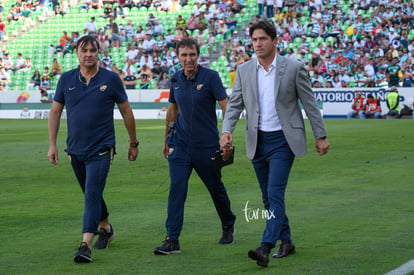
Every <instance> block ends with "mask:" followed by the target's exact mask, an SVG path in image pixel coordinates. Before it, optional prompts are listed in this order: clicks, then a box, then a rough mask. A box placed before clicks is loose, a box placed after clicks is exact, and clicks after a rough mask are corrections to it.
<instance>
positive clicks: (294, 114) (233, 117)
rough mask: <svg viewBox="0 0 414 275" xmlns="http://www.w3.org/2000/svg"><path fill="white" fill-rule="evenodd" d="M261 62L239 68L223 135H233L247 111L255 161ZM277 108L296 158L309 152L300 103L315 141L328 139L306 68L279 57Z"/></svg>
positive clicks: (248, 147)
mask: <svg viewBox="0 0 414 275" xmlns="http://www.w3.org/2000/svg"><path fill="white" fill-rule="evenodd" d="M257 87H258V86H257V60H256V59H252V60H250V61H248V62H246V63H243V64H242V65H240V66H238V67H237V72H236V79H235V81H234V86H233V91H232V94H231V95H230V99H229V102H228V104H227V108H226V114H225V117H224V121H223V128H222V132H226V131H227V132H231V133H232V132H233V130H234V127H235V126H236V122H237V121H238V119H239V118H240V114H241V112H242V111H243V110H244V109H246V152H247V157H248V158H249V159H253V158H254V155H255V153H256V146H257V131H258V125H259V102H258V88H257ZM274 93H275V99H276V100H275V106H276V111H277V114H278V116H279V120H280V123H281V126H282V130H283V133H284V135H285V137H286V140H287V142H288V144H289V146H290V148H291V150H292V151H293V153H294V154H295V155H296V156H303V155H304V154H306V152H307V146H306V133H305V124H304V121H303V117H302V112H301V110H300V106H299V102H298V100H300V101H301V102H302V105H303V107H304V109H305V112H306V115H307V116H308V118H309V120H310V123H311V126H312V130H313V134H314V137H315V138H320V137H323V136H326V131H325V126H324V123H323V120H322V117H321V113H320V110H319V108H318V106H317V104H316V100H315V98H314V95H313V91H312V88H311V83H310V79H309V76H308V74H307V71H306V69H305V67H304V65H303V64H302V63H301V62H299V61H295V60H292V59H289V58H286V57H283V56H280V55H277V58H276V77H275V87H274Z"/></svg>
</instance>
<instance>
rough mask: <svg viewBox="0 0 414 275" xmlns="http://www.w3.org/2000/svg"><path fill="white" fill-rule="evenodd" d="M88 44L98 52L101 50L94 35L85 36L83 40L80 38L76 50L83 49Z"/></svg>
mask: <svg viewBox="0 0 414 275" xmlns="http://www.w3.org/2000/svg"><path fill="white" fill-rule="evenodd" d="M88 44H91V45H92V46H94V47H95V48H97V49H98V51H99V49H100V48H99V42H98V40H96V38H95V37H94V36H92V35H85V36H82V37H81V38H79V40H78V42H77V43H76V50H78V49H82V48H83V47H85V46H86V45H88Z"/></svg>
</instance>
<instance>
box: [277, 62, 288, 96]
mask: <svg viewBox="0 0 414 275" xmlns="http://www.w3.org/2000/svg"><path fill="white" fill-rule="evenodd" d="M286 66H287V64H286V61H285V59H284V58H282V57H281V56H280V55H277V57H276V75H275V76H276V77H275V99H277V95H278V93H279V86H280V83H281V80H282V77H283V75H284V74H285V71H286Z"/></svg>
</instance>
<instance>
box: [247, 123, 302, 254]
mask: <svg viewBox="0 0 414 275" xmlns="http://www.w3.org/2000/svg"><path fill="white" fill-rule="evenodd" d="M294 159H295V155H294V154H293V152H292V150H291V149H290V147H289V145H288V143H287V141H286V138H285V136H284V135H283V132H282V131H275V132H262V131H259V133H258V140H257V149H256V155H255V157H254V159H253V160H252V164H253V167H254V170H255V172H256V177H257V179H258V181H259V186H260V189H261V191H262V199H263V204H264V207H265V209H266V210H267V213H268V215H267V220H266V228H265V230H264V232H263V236H262V244H261V245H262V246H266V247H269V248H273V247H275V246H276V242H277V240H281V241H283V242H291V236H290V227H289V220H288V217H287V215H286V210H285V191H286V186H287V183H288V177H289V172H290V169H291V167H292V164H293V161H294Z"/></svg>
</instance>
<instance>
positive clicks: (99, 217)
mask: <svg viewBox="0 0 414 275" xmlns="http://www.w3.org/2000/svg"><path fill="white" fill-rule="evenodd" d="M98 53H99V43H98V41H97V40H96V39H95V38H94V37H92V36H84V37H82V38H80V39H79V41H78V43H77V48H76V55H77V57H78V59H79V65H80V66H79V68H77V69H74V70H70V71H68V72H65V73H64V74H62V76H61V77H60V79H59V82H58V85H57V88H56V93H55V97H54V101H53V105H52V108H51V110H50V114H49V152H48V158H49V160H50V162H51V163H53V164H57V163H58V150H57V146H56V139H57V134H58V131H59V125H60V116H61V114H62V111H63V107H64V106H66V113H67V129H68V135H67V139H66V144H67V148H66V150H65V151H66V152H67V153H68V155H69V159H70V161H71V165H72V168H73V171H74V172H75V176H76V178H77V180H78V182H79V184H80V186H81V189H82V191H83V192H84V194H85V198H84V200H85V207H84V216H83V229H82V243H81V245H80V247H79V249H78V252H77V253H76V255H75V258H74V261H75V262H77V263H88V262H91V261H92V256H91V250H90V248H91V245H92V241H93V238H94V236H95V234H98V235H99V238H98V240H97V241H96V242H95V245H94V248H95V249H103V248H107V247H108V245H109V243H110V242H111V241H112V240H113V239H114V238H115V234H114V231H113V228H112V226H111V224H110V223H109V221H108V215H109V214H108V210H107V207H106V204H105V201H104V199H103V197H102V193H103V190H104V188H105V183H106V177H107V175H108V172H109V168H110V165H111V163H112V159H113V156H114V153H115V129H114V118H113V117H114V106H115V103H116V104H117V105H118V108H119V111H120V113H121V115H122V117H123V119H124V123H125V126H126V129H127V131H128V135H129V138H130V146H129V150H128V159H129V160H130V161H134V160H135V159H136V158H137V155H138V141H137V138H136V132H135V119H134V115H133V113H132V110H131V107H130V105H129V102H128V98H127V95H126V93H125V90H124V87H123V84H122V81H121V79H120V78H119V77H118V75H117V74H115V73H113V72H110V71H108V70H105V69H102V68H99V66H98ZM98 228H99V231H98Z"/></svg>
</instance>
